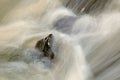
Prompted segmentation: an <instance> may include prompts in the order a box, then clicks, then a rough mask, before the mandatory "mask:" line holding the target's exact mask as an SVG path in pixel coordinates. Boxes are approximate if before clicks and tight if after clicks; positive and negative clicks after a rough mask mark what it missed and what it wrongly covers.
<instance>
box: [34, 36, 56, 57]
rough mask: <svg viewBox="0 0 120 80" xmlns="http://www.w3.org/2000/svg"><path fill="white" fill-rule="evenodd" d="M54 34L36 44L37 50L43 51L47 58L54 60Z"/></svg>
mask: <svg viewBox="0 0 120 80" xmlns="http://www.w3.org/2000/svg"><path fill="white" fill-rule="evenodd" d="M52 40H53V34H49V35H48V36H47V37H45V38H43V39H41V40H39V41H38V42H37V43H36V46H35V48H36V49H38V50H40V51H42V52H43V54H44V56H45V57H48V58H49V59H54V53H53V51H52Z"/></svg>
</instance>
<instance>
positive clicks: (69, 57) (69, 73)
mask: <svg viewBox="0 0 120 80" xmlns="http://www.w3.org/2000/svg"><path fill="white" fill-rule="evenodd" d="M7 3H9V5H8V6H6V4H7ZM116 3H117V4H118V6H115V7H113V6H114V5H117V4H116ZM0 4H1V5H2V7H0V8H2V10H1V11H0V17H1V20H0V21H1V22H0V23H1V25H0V80H27V79H28V80H87V79H88V80H90V79H91V78H92V75H93V79H96V80H119V77H120V76H119V74H120V71H119V70H120V69H119V66H120V65H119V54H120V53H119V52H120V51H119V50H120V43H119V41H120V37H119V34H120V23H119V22H120V13H119V8H118V7H119V0H118V2H115V1H111V3H109V6H106V7H105V8H104V10H103V12H101V13H99V14H96V15H97V16H96V15H95V16H94V15H85V14H84V15H80V16H76V15H75V14H74V13H73V12H72V11H70V10H68V9H66V8H65V7H63V6H62V4H61V3H60V2H59V1H58V0H53V1H51V0H21V1H17V0H16V1H11V2H9V1H8V0H1V1H0ZM110 7H112V8H110ZM114 8H115V9H114ZM4 11H5V12H4ZM66 17H68V18H69V19H67V18H66ZM61 19H62V21H63V22H62V21H61ZM64 21H65V22H64ZM71 26H72V27H71ZM59 27H60V28H59ZM63 27H64V28H63ZM65 27H66V28H65ZM50 33H52V34H53V35H54V43H53V45H54V46H53V52H54V53H55V59H54V60H52V61H51V60H49V59H47V58H43V57H41V58H40V53H41V52H39V51H37V50H36V49H34V46H35V44H36V42H37V41H38V40H40V39H42V38H44V37H46V36H47V35H48V34H50ZM114 63H115V64H114ZM110 64H111V65H110ZM113 74H114V75H113Z"/></svg>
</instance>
